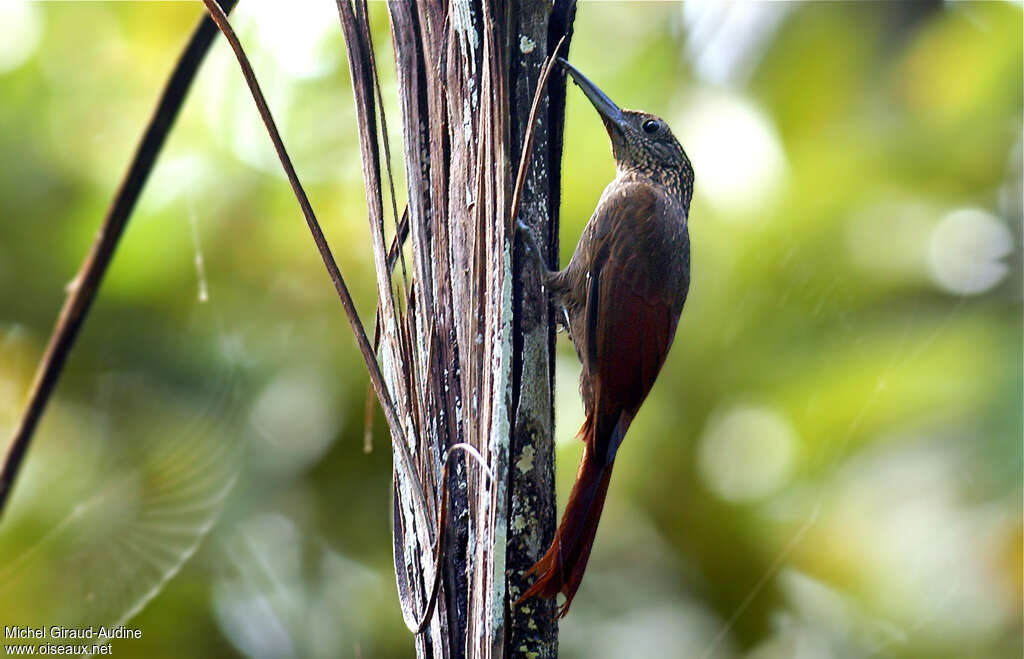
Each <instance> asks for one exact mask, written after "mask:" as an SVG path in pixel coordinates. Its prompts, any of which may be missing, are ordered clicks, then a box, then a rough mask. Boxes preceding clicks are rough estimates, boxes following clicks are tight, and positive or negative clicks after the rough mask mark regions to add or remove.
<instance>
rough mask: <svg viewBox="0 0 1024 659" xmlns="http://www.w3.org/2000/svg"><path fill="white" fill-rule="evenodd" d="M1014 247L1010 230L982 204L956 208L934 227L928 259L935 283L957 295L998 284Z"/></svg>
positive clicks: (1007, 268) (981, 291)
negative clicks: (979, 206) (973, 206)
mask: <svg viewBox="0 0 1024 659" xmlns="http://www.w3.org/2000/svg"><path fill="white" fill-rule="evenodd" d="M1012 251H1013V236H1012V235H1011V234H1010V230H1009V229H1007V228H1006V226H1005V225H1004V224H1003V223H1002V222H1001V221H1000V220H999V218H997V217H996V216H994V215H992V214H991V213H989V212H987V211H984V210H981V209H979V208H965V209H961V210H955V211H952V212H951V213H949V214H948V215H946V216H945V217H944V218H942V221H941V222H939V224H938V226H936V227H935V229H934V230H933V231H932V236H931V244H930V249H929V254H928V263H929V266H930V269H931V273H932V277H933V279H934V280H935V283H936V284H938V285H939V287H941V288H942V289H943V290H945V291H948V292H950V293H955V294H957V295H976V294H978V293H983V292H985V291H987V290H988V289H990V288H992V287H993V286H995V285H996V284H998V283H999V282H1000V281H1001V280H1002V279H1003V277H1005V276H1006V273H1007V272H1008V271H1009V266H1007V265H1006V264H1005V263H1003V261H1002V259H1003V257H1005V256H1006V255H1008V254H1009V253H1010V252H1012Z"/></svg>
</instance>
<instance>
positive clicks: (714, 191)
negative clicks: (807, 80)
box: [675, 90, 789, 221]
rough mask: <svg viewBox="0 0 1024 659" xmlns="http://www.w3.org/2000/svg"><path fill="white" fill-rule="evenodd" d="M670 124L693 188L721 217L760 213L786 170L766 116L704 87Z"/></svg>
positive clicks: (744, 217) (741, 101)
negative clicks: (674, 127)
mask: <svg viewBox="0 0 1024 659" xmlns="http://www.w3.org/2000/svg"><path fill="white" fill-rule="evenodd" d="M675 125H677V126H680V128H681V130H680V135H679V137H680V141H681V142H682V143H683V144H684V145H686V146H685V148H686V153H687V155H688V156H689V157H690V161H691V162H692V163H693V168H694V173H695V176H696V187H695V190H696V193H697V194H698V195H704V196H706V197H707V199H708V200H709V201H710V202H711V204H712V205H713V206H714V207H715V209H716V210H717V211H718V212H720V213H722V215H723V216H724V217H726V218H729V219H739V220H747V221H751V220H754V219H756V218H759V217H764V215H765V210H766V208H769V207H771V206H773V205H774V204H775V203H776V201H777V200H778V197H779V195H780V193H781V192H782V188H783V186H784V184H785V182H786V179H787V177H788V171H789V166H788V164H787V162H786V154H785V152H784V151H783V149H782V142H781V140H780V139H779V135H778V132H777V131H776V130H775V126H774V125H773V124H772V122H771V120H770V119H769V118H768V117H767V116H766V115H765V114H764V113H763V112H762V111H761V110H760V109H759V108H757V107H756V106H755V105H754V104H753V103H752V102H750V101H749V100H747V99H745V98H743V97H741V96H738V95H734V94H727V93H724V92H710V91H706V90H705V91H704V92H702V93H699V94H697V96H696V97H695V99H694V100H693V102H692V103H691V104H690V105H689V106H688V107H687V108H686V109H685V110H684V111H683V114H682V116H681V118H680V119H679V120H678V121H677V122H676V123H675Z"/></svg>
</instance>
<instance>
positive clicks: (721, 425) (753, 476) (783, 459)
mask: <svg viewBox="0 0 1024 659" xmlns="http://www.w3.org/2000/svg"><path fill="white" fill-rule="evenodd" d="M795 449H796V432H795V431H794V430H793V427H792V426H791V425H790V424H789V422H788V421H787V420H786V419H785V418H783V417H782V415H780V414H779V413H778V412H776V411H775V410H772V409H770V408H767V407H759V406H737V407H734V408H732V409H729V410H727V411H726V412H724V413H720V414H715V415H713V416H712V418H711V420H710V422H709V423H708V428H707V429H706V430H705V432H704V434H703V436H702V437H701V439H700V444H699V448H698V451H699V456H698V460H699V464H700V473H701V476H702V477H703V478H704V482H705V483H707V485H708V487H709V488H710V489H711V490H712V491H713V492H715V493H716V494H718V495H719V496H721V497H722V498H723V499H726V500H728V501H734V502H751V501H756V500H758V499H761V498H763V497H765V496H767V495H769V494H771V493H773V492H775V491H776V490H778V489H779V488H780V487H782V485H784V484H785V482H786V480H787V479H788V478H789V474H790V472H791V470H792V467H793V459H794V453H795Z"/></svg>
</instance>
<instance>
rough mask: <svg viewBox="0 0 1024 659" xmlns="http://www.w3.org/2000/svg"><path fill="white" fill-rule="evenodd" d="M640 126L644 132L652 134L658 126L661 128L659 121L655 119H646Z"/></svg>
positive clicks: (656, 130)
mask: <svg viewBox="0 0 1024 659" xmlns="http://www.w3.org/2000/svg"><path fill="white" fill-rule="evenodd" d="M641 128H643V129H644V132H645V133H647V134H648V135H653V134H654V133H657V132H658V129H659V128H661V122H660V121H657V120H655V119H648V120H647V121H645V122H644V123H643V125H642V126H641Z"/></svg>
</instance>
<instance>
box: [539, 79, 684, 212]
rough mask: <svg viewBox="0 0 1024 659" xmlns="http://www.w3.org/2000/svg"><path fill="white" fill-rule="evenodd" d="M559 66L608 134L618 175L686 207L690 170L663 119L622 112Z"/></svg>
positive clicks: (587, 82)
mask: <svg viewBox="0 0 1024 659" xmlns="http://www.w3.org/2000/svg"><path fill="white" fill-rule="evenodd" d="M559 62H560V63H561V64H562V66H564V67H565V68H566V70H568V72H569V74H570V75H571V76H572V78H573V81H575V82H576V84H577V85H578V86H579V87H580V89H582V90H583V93H584V94H586V96H587V98H588V99H590V102H591V103H592V104H593V105H594V108H595V109H596V110H597V112H598V114H600V115H601V119H602V121H604V125H605V128H606V129H607V130H608V137H609V138H611V142H612V155H613V156H614V157H615V166H616V169H617V170H618V171H619V173H620V174H621V173H633V174H637V175H639V176H642V177H644V178H647V179H651V180H652V181H654V182H656V183H658V184H661V185H663V186H665V187H666V188H667V189H668V190H669V192H671V193H673V194H675V195H677V196H678V197H679V198H680V199H681V200H682V202H683V204H684V205H685V206H687V207H689V205H690V198H691V197H692V196H693V166H692V165H691V164H690V159H689V158H688V157H687V156H686V152H685V151H683V147H682V145H680V144H679V140H677V139H676V138H675V136H674V135H673V134H672V131H671V130H670V129H669V127H668V124H667V123H665V120H664V119H661V118H660V117H657V116H655V115H653V114H650V113H649V112H641V111H639V110H623V109H621V108H619V106H618V105H616V104H615V103H614V102H613V101H612V100H611V99H610V98H608V95H607V94H605V93H604V92H603V91H601V89H600V88H599V87H598V86H597V85H595V84H594V83H593V82H591V81H590V79H589V78H587V77H586V76H585V75H583V74H582V73H580V72H579V71H578V70H577V69H576V67H574V66H573V65H572V64H569V63H568V62H567V61H565V60H564V59H559Z"/></svg>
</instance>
